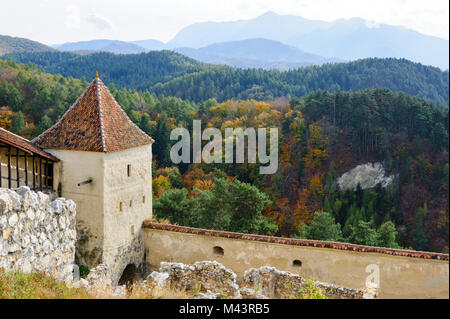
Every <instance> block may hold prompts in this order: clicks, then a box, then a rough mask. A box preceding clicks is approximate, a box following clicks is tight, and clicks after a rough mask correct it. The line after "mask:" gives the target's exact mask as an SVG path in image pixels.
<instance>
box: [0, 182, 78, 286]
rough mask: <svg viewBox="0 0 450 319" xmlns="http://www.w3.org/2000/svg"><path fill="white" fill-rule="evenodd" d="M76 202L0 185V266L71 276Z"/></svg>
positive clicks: (65, 277)
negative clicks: (53, 198) (0, 186)
mask: <svg viewBox="0 0 450 319" xmlns="http://www.w3.org/2000/svg"><path fill="white" fill-rule="evenodd" d="M75 215H76V205H75V203H74V202H73V201H72V200H66V199H64V198H57V199H55V200H54V201H51V200H50V197H49V196H48V195H46V194H44V193H42V192H37V193H36V192H34V191H30V189H29V188H28V187H25V186H22V187H20V188H18V189H17V190H16V191H14V190H11V189H6V188H0V236H1V237H0V268H3V269H5V270H7V271H9V270H19V271H22V272H25V273H30V272H36V271H39V272H45V273H47V274H50V275H52V276H53V277H55V278H56V279H58V280H71V279H72V271H73V265H74V259H75V242H76V230H75Z"/></svg>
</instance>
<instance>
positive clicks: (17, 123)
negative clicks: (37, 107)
mask: <svg viewBox="0 0 450 319" xmlns="http://www.w3.org/2000/svg"><path fill="white" fill-rule="evenodd" d="M25 125H26V121H25V117H24V116H23V113H22V111H19V112H18V113H17V115H16V116H15V117H14V119H13V121H12V132H13V133H16V134H19V133H20V131H21V130H22V129H23V128H24V127H25Z"/></svg>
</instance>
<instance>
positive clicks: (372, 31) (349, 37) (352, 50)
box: [168, 12, 449, 69]
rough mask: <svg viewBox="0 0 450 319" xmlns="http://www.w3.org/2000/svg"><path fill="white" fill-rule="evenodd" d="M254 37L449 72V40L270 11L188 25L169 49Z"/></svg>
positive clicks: (358, 22)
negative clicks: (400, 60)
mask: <svg viewBox="0 0 450 319" xmlns="http://www.w3.org/2000/svg"><path fill="white" fill-rule="evenodd" d="M250 38H266V39H269V40H274V41H280V42H283V43H285V44H289V45H293V46H295V47H297V48H299V49H300V50H304V51H306V52H310V53H314V54H317V55H320V56H332V57H334V58H338V59H343V60H354V59H359V58H366V57H396V58H406V59H409V60H412V61H416V62H420V63H423V64H426V65H433V66H438V67H440V68H441V69H448V60H449V41H448V40H444V39H440V38H437V37H433V36H428V35H423V34H420V33H418V32H416V31H413V30H409V29H406V28H403V27H398V26H390V25H386V24H378V23H374V22H369V21H366V20H363V19H359V18H354V19H339V20H336V21H334V22H324V21H317V20H308V19H304V18H301V17H297V16H292V15H278V14H276V13H273V12H268V13H266V14H263V15H261V16H259V17H256V18H254V19H251V20H239V21H231V22H202V23H195V24H192V25H189V26H187V27H186V28H184V29H182V30H181V31H180V32H178V34H177V35H176V36H175V37H174V38H173V39H172V40H171V41H169V42H168V46H170V47H192V48H201V47H204V46H208V45H211V44H213V43H220V42H228V41H238V40H245V39H250Z"/></svg>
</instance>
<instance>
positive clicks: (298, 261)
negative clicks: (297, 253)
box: [292, 259, 302, 267]
mask: <svg viewBox="0 0 450 319" xmlns="http://www.w3.org/2000/svg"><path fill="white" fill-rule="evenodd" d="M292 266H294V267H301V266H302V262H301V261H300V260H298V259H296V260H294V261H293V262H292Z"/></svg>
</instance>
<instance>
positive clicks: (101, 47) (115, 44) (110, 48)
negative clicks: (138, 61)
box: [55, 40, 147, 54]
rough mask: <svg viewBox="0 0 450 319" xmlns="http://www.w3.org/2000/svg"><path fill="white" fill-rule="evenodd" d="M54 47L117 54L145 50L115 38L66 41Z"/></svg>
mask: <svg viewBox="0 0 450 319" xmlns="http://www.w3.org/2000/svg"><path fill="white" fill-rule="evenodd" d="M55 48H57V49H58V50H60V51H103V52H111V53H117V54H135V53H142V52H146V51H147V49H145V48H143V47H142V46H139V45H137V44H134V43H129V42H125V41H117V40H92V41H81V42H68V43H64V44H61V45H56V46H55Z"/></svg>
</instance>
